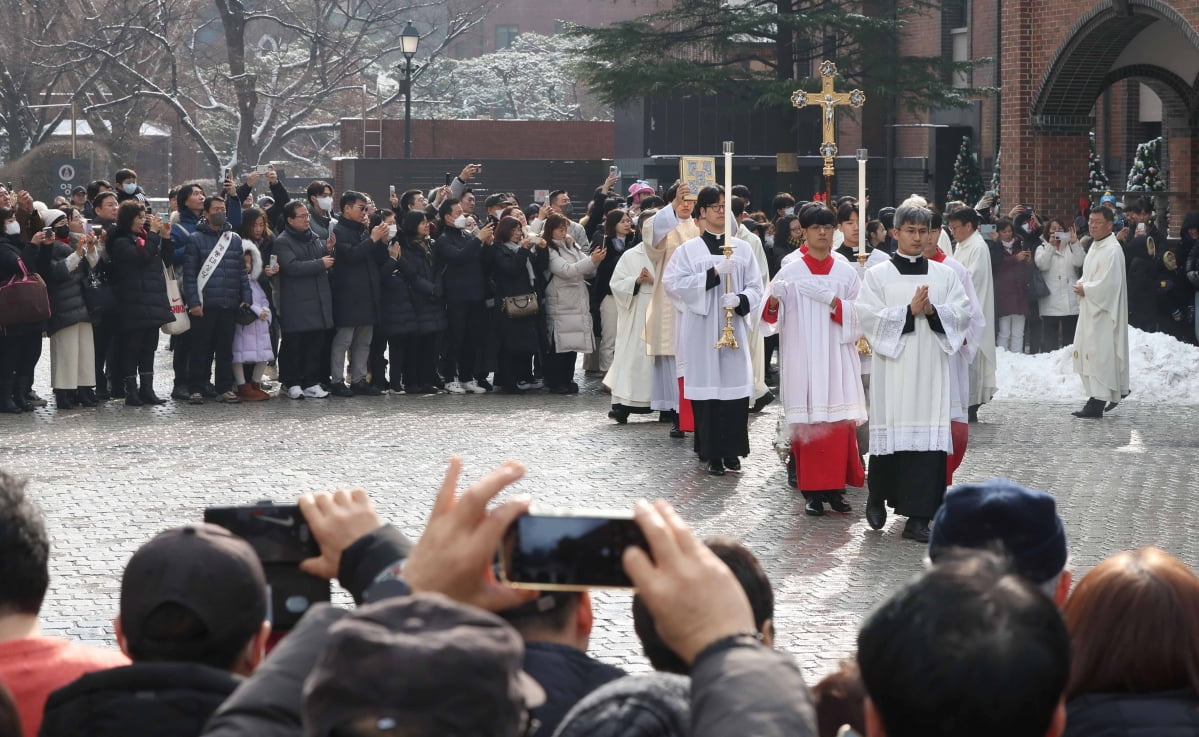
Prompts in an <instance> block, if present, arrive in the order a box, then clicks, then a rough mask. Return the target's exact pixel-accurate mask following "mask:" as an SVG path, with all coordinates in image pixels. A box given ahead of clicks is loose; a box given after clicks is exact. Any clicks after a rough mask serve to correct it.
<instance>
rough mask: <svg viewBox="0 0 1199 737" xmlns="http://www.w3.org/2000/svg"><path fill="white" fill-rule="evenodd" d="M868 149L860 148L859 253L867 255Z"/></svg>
mask: <svg viewBox="0 0 1199 737" xmlns="http://www.w3.org/2000/svg"><path fill="white" fill-rule="evenodd" d="M866 154H867V152H866V149H864V148H859V149H858V255H859V256H865V255H866V222H867V221H866Z"/></svg>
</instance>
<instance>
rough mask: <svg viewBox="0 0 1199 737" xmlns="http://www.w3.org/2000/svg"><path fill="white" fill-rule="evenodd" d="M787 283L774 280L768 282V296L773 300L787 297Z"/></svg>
mask: <svg viewBox="0 0 1199 737" xmlns="http://www.w3.org/2000/svg"><path fill="white" fill-rule="evenodd" d="M787 289H788V286H787V282H785V281H782V280H779V279H776V280H774V281H772V282H770V296H771V297H774V298H775V299H782V298H783V297H785V296H787Z"/></svg>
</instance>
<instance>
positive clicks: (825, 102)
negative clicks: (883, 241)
mask: <svg viewBox="0 0 1199 737" xmlns="http://www.w3.org/2000/svg"><path fill="white" fill-rule="evenodd" d="M836 77H837V65H836V64H834V63H832V62H831V61H823V62H821V63H820V79H821V90H820V93H819V94H818V95H808V93H807V92H805V91H804V90H796V91H795V92H794V93H793V94H792V95H791V104H792V105H794V106H795V107H797V108H804V107H807V106H809V105H820V106H822V107H823V108H824V114H823V115H822V116H821V118H822V120H823V128H824V140H823V141H822V142H821V144H820V155H821V156H823V157H824V190H825V194H826V195H827V196H829V197H830V198H831V197H832V194H833V174H834V171H835V170H834V168H833V161H834V159H835V158H836V156H837V135H836V111H837V108H838V107H840V106H843V105H849V106H850V107H853V108H860V107H862V105H864V104H865V103H866V93H865V92H862V91H861V90H853V91H852V92H837V91H836V89H834V87H833V81H834V80H835V79H836Z"/></svg>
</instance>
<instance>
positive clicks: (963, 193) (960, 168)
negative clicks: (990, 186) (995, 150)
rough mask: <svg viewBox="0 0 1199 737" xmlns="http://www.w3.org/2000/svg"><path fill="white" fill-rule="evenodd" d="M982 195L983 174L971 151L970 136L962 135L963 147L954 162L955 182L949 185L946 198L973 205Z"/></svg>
mask: <svg viewBox="0 0 1199 737" xmlns="http://www.w3.org/2000/svg"><path fill="white" fill-rule="evenodd" d="M982 196H983V182H982V176H981V175H980V174H979V171H978V162H977V161H975V160H974V154H972V153H971V152H970V136H962V147H961V148H960V149H958V157H957V159H956V160H955V161H954V162H953V182H951V183H950V185H949V192H948V193H947V194H946V195H945V199H946V200H947V201H953V200H960V201H962V202H965V203H966V204H967V205H971V206H973V205H974V203H975V202H978V201H979V199H981V198H982Z"/></svg>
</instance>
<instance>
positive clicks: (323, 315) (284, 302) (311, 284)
mask: <svg viewBox="0 0 1199 737" xmlns="http://www.w3.org/2000/svg"><path fill="white" fill-rule="evenodd" d="M275 255H276V256H277V257H278V259H279V298H278V300H277V301H276V305H275V306H276V307H277V308H278V309H279V315H278V317H279V322H280V324H281V325H282V327H283V332H285V333H306V332H310V331H313V330H328V329H329V328H332V327H333V288H332V287H331V286H330V285H329V274H328V272H327V271H326V269H325V265H324V263H322V262H321V258H322V257H324V256H326V255H328V254H327V252H326V251H325V243H324V241H322V240H320V239H318V238H317V236H316V234H315V233H313V232H312V231H311V230H306V231H304V232H302V233H301V232H299V231H297V230H295V229H294V228H292V227H291V226H288V227H286V228H284V229H283V232H282V233H279V235H277V236H275Z"/></svg>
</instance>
